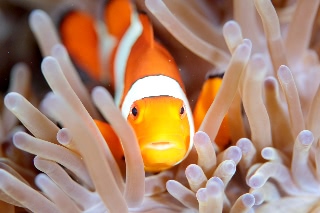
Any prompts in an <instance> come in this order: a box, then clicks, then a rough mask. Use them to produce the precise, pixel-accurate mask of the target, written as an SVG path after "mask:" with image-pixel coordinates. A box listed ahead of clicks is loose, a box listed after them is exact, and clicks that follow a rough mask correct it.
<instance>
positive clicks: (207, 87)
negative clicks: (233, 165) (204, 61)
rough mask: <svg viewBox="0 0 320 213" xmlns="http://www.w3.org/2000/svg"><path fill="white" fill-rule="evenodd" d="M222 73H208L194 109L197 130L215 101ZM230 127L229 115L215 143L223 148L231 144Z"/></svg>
mask: <svg viewBox="0 0 320 213" xmlns="http://www.w3.org/2000/svg"><path fill="white" fill-rule="evenodd" d="M222 78H223V74H222V75H219V74H218V75H212V74H208V75H207V77H206V80H205V82H204V84H203V86H202V88H201V91H200V94H199V97H198V100H197V102H196V105H195V107H194V110H193V119H194V127H195V130H196V131H197V130H198V129H199V127H200V125H201V123H202V121H203V119H204V117H205V116H206V113H207V111H208V109H209V108H210V106H211V104H212V102H213V101H214V99H215V97H216V94H217V93H218V91H219V89H220V86H221V84H222ZM230 138H231V136H230V129H229V125H228V115H226V116H225V117H224V119H223V120H222V123H221V126H220V128H219V131H218V134H217V136H216V138H215V143H216V144H217V145H218V147H219V148H220V149H221V150H224V149H225V148H226V147H227V146H229V145H230Z"/></svg>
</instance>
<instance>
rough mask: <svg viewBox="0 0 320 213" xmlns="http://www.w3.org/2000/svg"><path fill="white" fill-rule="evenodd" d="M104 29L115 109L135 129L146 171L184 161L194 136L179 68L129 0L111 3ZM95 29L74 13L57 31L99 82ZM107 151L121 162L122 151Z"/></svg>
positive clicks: (81, 14) (98, 40)
mask: <svg viewBox="0 0 320 213" xmlns="http://www.w3.org/2000/svg"><path fill="white" fill-rule="evenodd" d="M104 23H105V29H106V31H107V32H108V34H110V35H112V37H113V38H115V39H116V45H115V48H114V49H113V52H112V54H111V57H110V58H111V60H110V63H109V66H110V67H109V70H111V76H112V79H113V82H112V84H113V85H114V92H115V94H114V97H115V103H116V104H117V105H118V106H119V108H120V110H121V112H122V115H123V116H124V118H126V119H127V121H128V123H129V124H130V125H131V127H132V128H133V129H134V132H135V134H136V137H137V139H138V143H139V147H140V151H141V155H142V158H143V162H144V167H145V170H146V171H148V172H158V171H162V170H165V169H168V168H171V167H173V166H174V165H176V164H178V163H179V162H181V161H182V160H183V159H184V158H186V156H187V155H188V153H189V152H190V150H191V148H192V146H193V134H194V124H193V117H192V111H191V109H190V106H189V103H188V100H187V97H186V93H185V88H184V84H183V82H182V79H181V76H180V73H179V69H178V66H177V64H176V63H175V61H174V59H173V57H172V56H171V54H170V53H169V52H168V51H167V50H166V49H165V48H164V47H163V46H162V45H161V44H160V43H159V42H157V41H156V40H155V38H154V34H153V28H152V25H151V22H150V20H149V18H148V17H147V15H145V14H142V13H137V12H136V10H135V8H134V6H133V5H132V4H131V2H130V1H129V0H111V1H109V2H108V3H107V4H106V7H105V10H104ZM96 26H97V21H96V20H95V19H94V18H92V17H91V16H90V15H88V14H86V13H84V12H81V11H72V12H70V13H68V14H66V15H65V16H64V18H63V19H62V20H61V22H60V27H59V31H60V34H61V40H62V42H63V44H64V45H65V47H66V48H67V50H68V52H69V54H70V56H71V58H72V59H73V61H74V62H75V63H76V64H77V65H78V67H81V68H82V69H83V70H86V71H87V72H88V73H89V75H90V76H91V77H92V78H94V79H96V80H99V78H100V76H101V75H102V73H101V72H103V71H104V70H106V69H107V68H106V67H104V68H103V67H101V64H102V63H101V61H100V58H101V56H100V52H101V50H100V49H99V48H100V43H101V35H99V32H100V31H98V30H97V27H96ZM100 26H101V25H100ZM102 60H103V59H102ZM96 124H97V126H98V127H99V128H100V130H101V131H111V130H110V129H108V128H104V126H105V124H104V123H101V122H99V121H97V122H96ZM103 128H104V130H103ZM107 142H108V141H107ZM111 143H113V142H112V141H110V142H108V144H109V147H110V144H111ZM120 148H121V146H120V147H119V146H117V149H120ZM111 151H112V153H115V154H114V155H116V156H118V158H120V155H119V152H120V151H117V150H116V151H114V150H111ZM121 151H122V150H121ZM115 158H117V157H115ZM116 160H117V159H116Z"/></svg>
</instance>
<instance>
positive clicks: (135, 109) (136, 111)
mask: <svg viewBox="0 0 320 213" xmlns="http://www.w3.org/2000/svg"><path fill="white" fill-rule="evenodd" d="M131 113H132V115H133V116H137V114H138V110H137V108H136V107H133V108H132V109H131Z"/></svg>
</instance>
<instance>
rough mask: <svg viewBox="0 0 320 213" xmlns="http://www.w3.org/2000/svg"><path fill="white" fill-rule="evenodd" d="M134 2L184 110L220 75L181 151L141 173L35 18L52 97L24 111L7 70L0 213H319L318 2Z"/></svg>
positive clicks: (127, 144) (125, 137)
mask: <svg viewBox="0 0 320 213" xmlns="http://www.w3.org/2000/svg"><path fill="white" fill-rule="evenodd" d="M36 2H37V1H33V3H34V4H36ZM84 2H85V1H84ZM136 3H137V8H139V9H140V10H144V11H145V12H146V13H147V14H148V16H149V17H150V18H151V20H152V21H153V24H154V27H155V31H156V35H157V36H158V39H159V40H160V41H161V42H162V43H163V44H165V45H166V47H167V48H168V49H169V50H170V51H171V52H172V54H173V55H174V57H175V58H176V60H177V63H178V65H179V67H181V72H182V73H183V78H184V80H185V83H186V86H187V92H188V95H189V98H190V100H191V101H190V102H191V103H192V102H195V101H193V99H195V98H196V97H197V95H198V93H199V91H200V89H201V83H202V82H203V80H201V79H204V75H205V73H206V72H211V73H215V74H217V73H224V77H223V82H222V85H221V88H220V90H219V92H218V94H217V96H216V98H215V100H214V101H213V103H212V104H211V106H210V108H209V109H208V111H207V114H206V116H205V118H204V120H203V122H202V124H201V126H200V128H199V130H198V131H197V132H196V133H195V135H194V138H193V140H194V147H193V149H192V150H191V153H190V154H189V156H188V157H187V158H186V159H185V160H184V161H183V162H182V163H181V164H179V165H177V166H175V167H174V168H172V169H169V170H166V171H163V172H160V173H157V174H145V172H144V170H143V161H142V158H141V155H140V151H139V148H138V145H137V139H136V137H135V134H134V131H133V130H132V128H131V127H130V126H129V125H128V123H127V122H126V120H125V119H124V118H123V117H122V115H121V112H120V111H119V109H118V108H117V107H116V106H115V104H114V102H113V99H112V96H111V94H110V93H109V92H108V91H107V90H106V89H105V87H103V86H96V87H94V88H93V89H92V90H91V91H90V90H89V89H88V87H87V86H86V85H85V84H84V83H83V82H82V80H81V78H80V77H79V74H78V72H77V70H76V69H75V67H74V65H73V64H72V61H71V60H70V58H69V55H68V53H67V51H66V49H65V48H64V46H63V45H62V44H61V43H60V40H59V37H58V35H57V33H56V30H55V26H54V24H53V22H52V21H51V19H50V17H49V16H48V15H47V14H46V13H45V12H43V11H41V10H34V11H33V12H32V13H31V15H30V19H29V23H30V27H31V29H32V31H33V33H34V35H35V37H36V38H37V41H38V44H39V46H40V50H41V52H42V54H43V57H44V59H43V60H42V63H41V70H42V73H43V76H44V78H45V80H46V82H47V83H48V85H49V87H50V89H51V91H50V92H49V93H48V94H47V95H46V96H45V97H44V98H43V99H42V100H41V101H40V102H37V101H35V95H34V94H33V93H32V92H31V91H30V87H31V86H30V71H28V68H27V66H26V65H23V64H18V65H16V66H15V67H14V68H13V69H12V71H11V82H10V87H9V89H8V92H7V94H6V96H5V98H4V106H5V107H3V109H2V113H1V122H0V123H1V128H0V136H1V145H2V146H1V149H0V151H1V152H0V153H1V156H0V157H1V158H0V159H1V162H0V165H1V168H0V190H1V193H0V209H1V211H4V212H20V211H24V209H25V210H27V211H32V212H201V213H206V212H212V211H214V212H271V211H274V212H317V211H319V209H320V207H319V198H320V194H319V189H320V157H319V154H318V153H319V147H320V146H319V144H318V143H319V142H318V141H319V137H320V129H319V117H320V112H319V108H320V107H319V105H320V89H319V82H320V74H319V73H320V72H319V61H318V54H317V48H318V45H319V42H318V39H317V27H318V26H317V11H318V7H319V3H320V1H319V0H310V1H303V0H297V1H296V2H292V1H277V2H274V4H272V2H271V1H269V0H246V1H245V0H243V1H238V0H235V1H233V5H231V3H230V2H229V1H228V2H227V1H226V3H221V2H219V1H213V2H212V3H208V2H206V1H191V0H190V1H187V3H186V2H185V1H183V0H176V1H170V0H163V1H161V0H145V1H143V0H139V1H137V2H136ZM95 4H96V5H99V3H97V2H95ZM231 6H233V7H232V10H231V9H230V7H231ZM89 10H90V12H91V13H92V11H94V10H92V8H91V9H89ZM305 11H308V13H306V12H305ZM190 17H192V18H190ZM259 17H260V18H259ZM10 112H11V113H12V114H11V113H10ZM226 114H228V122H229V127H230V137H231V138H230V141H231V145H230V146H229V147H227V148H226V149H224V150H222V149H221V148H218V146H217V145H216V143H215V138H216V136H217V133H218V130H219V127H220V125H221V123H222V120H223V118H224V117H225V115H226ZM97 118H99V119H105V120H107V121H108V122H109V123H110V125H111V126H112V128H113V129H114V131H115V132H116V134H117V135H118V137H119V138H120V139H121V142H122V147H123V150H124V155H125V161H123V162H116V160H115V158H114V157H113V155H112V153H111V151H110V149H109V147H108V145H107V143H106V142H105V140H104V138H103V136H102V134H101V133H100V131H99V130H98V128H97V126H96V125H95V123H94V120H93V119H97ZM17 119H18V120H19V121H20V123H21V124H22V125H21V124H20V123H18V120H17ZM32 158H34V160H33V163H32ZM35 168H36V169H37V170H36V169H35ZM39 171H41V172H39ZM33 181H34V182H33Z"/></svg>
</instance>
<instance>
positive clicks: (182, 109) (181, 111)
mask: <svg viewBox="0 0 320 213" xmlns="http://www.w3.org/2000/svg"><path fill="white" fill-rule="evenodd" d="M184 112H185V109H184V106H182V107H181V108H180V115H183V114H184Z"/></svg>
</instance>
